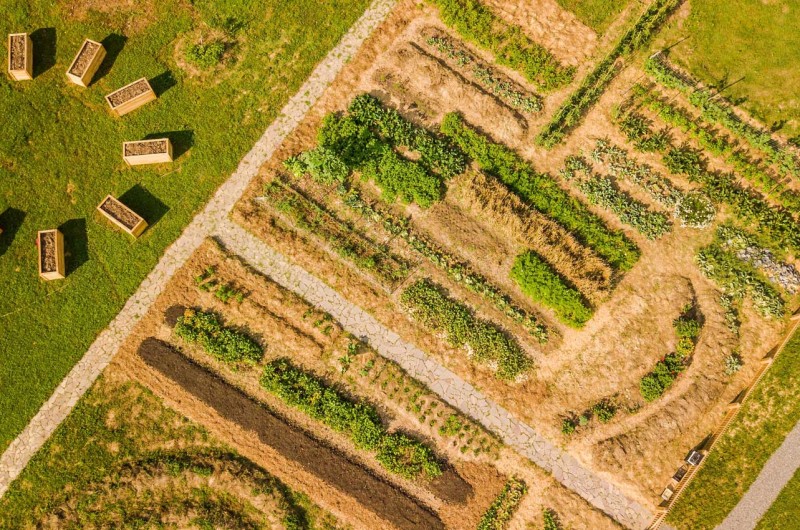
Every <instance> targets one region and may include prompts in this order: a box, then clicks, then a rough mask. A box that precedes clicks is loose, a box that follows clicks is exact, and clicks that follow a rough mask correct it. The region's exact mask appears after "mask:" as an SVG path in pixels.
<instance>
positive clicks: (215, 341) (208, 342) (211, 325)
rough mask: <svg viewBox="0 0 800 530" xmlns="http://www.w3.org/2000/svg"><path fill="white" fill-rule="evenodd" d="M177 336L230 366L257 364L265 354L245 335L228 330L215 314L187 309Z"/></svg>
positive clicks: (180, 319) (176, 327) (177, 324)
mask: <svg viewBox="0 0 800 530" xmlns="http://www.w3.org/2000/svg"><path fill="white" fill-rule="evenodd" d="M175 334H176V335H177V336H179V337H180V338H182V339H183V340H185V341H187V342H196V343H198V344H200V346H202V348H203V349H204V350H205V351H206V353H208V354H209V355H211V356H213V357H215V358H216V359H219V360H220V361H224V362H228V363H236V362H246V363H249V364H255V363H257V362H258V361H260V360H261V357H262V356H263V355H264V350H263V349H262V348H261V346H260V345H259V344H258V343H257V342H256V341H254V340H253V339H251V338H250V337H248V336H247V335H245V334H244V333H242V332H240V331H237V330H234V329H231V328H226V327H224V326H223V325H222V323H221V322H220V321H219V319H218V318H217V316H216V315H215V314H214V313H211V312H205V311H196V310H194V309H187V310H186V311H185V312H184V314H183V316H181V317H178V321H177V323H176V324H175Z"/></svg>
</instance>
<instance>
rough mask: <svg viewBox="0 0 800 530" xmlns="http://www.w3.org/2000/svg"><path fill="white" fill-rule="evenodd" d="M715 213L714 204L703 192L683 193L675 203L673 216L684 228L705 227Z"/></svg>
mask: <svg viewBox="0 0 800 530" xmlns="http://www.w3.org/2000/svg"><path fill="white" fill-rule="evenodd" d="M716 215H717V211H716V209H715V208H714V205H713V204H712V202H711V201H710V200H709V198H708V197H707V196H706V194H705V193H703V192H697V191H695V192H689V193H685V194H683V196H682V197H681V199H680V200H679V201H678V203H677V204H676V205H675V217H677V218H678V219H680V220H681V226H683V227H684V228H706V227H707V226H709V225H710V224H711V222H712V221H713V220H714V217H716Z"/></svg>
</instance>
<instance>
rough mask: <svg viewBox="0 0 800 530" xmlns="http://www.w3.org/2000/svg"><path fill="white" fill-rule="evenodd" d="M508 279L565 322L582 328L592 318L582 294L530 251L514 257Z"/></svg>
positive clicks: (590, 309) (589, 308) (590, 310)
mask: <svg viewBox="0 0 800 530" xmlns="http://www.w3.org/2000/svg"><path fill="white" fill-rule="evenodd" d="M511 278H512V279H513V280H514V281H515V282H516V283H517V285H519V286H520V288H521V289H522V291H523V292H524V293H525V294H526V295H528V296H529V297H530V298H531V300H533V301H535V302H538V303H541V304H543V305H545V306H547V307H549V308H551V309H553V311H555V313H556V316H558V318H559V320H561V321H562V322H564V323H565V324H569V325H570V326H574V327H581V326H582V325H583V324H585V323H586V322H587V321H588V320H589V319H590V318H591V317H592V308H591V307H590V306H589V304H588V303H587V302H586V301H584V299H583V296H582V295H581V293H580V292H579V291H578V290H577V289H575V288H574V287H572V286H571V285H570V284H569V283H568V281H567V280H566V279H564V278H562V277H561V275H559V274H558V272H556V271H555V269H553V268H552V267H551V266H550V265H549V264H548V263H546V262H545V261H544V260H542V259H541V258H540V257H539V256H538V255H537V254H536V253H534V252H533V251H531V250H529V251H526V252H523V253H522V254H520V255H519V256H517V259H516V260H515V261H514V265H513V267H512V268H511Z"/></svg>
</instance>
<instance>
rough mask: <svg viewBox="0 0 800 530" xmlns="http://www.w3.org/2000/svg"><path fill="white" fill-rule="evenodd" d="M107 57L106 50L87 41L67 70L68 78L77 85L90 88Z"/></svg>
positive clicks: (97, 44)
mask: <svg viewBox="0 0 800 530" xmlns="http://www.w3.org/2000/svg"><path fill="white" fill-rule="evenodd" d="M105 56H106V49H105V48H104V47H103V45H102V44H100V43H99V42H97V41H93V40H91V39H86V40H84V41H83V44H81V49H80V50H78V54H77V55H76V56H75V58H74V59H73V60H72V64H70V65H69V68H68V69H67V77H68V78H69V80H70V81H72V82H73V83H75V84H76V85H80V86H82V87H87V86H89V83H91V82H92V78H93V77H94V74H95V73H97V69H98V68H100V64H102V62H103V59H104V58H105Z"/></svg>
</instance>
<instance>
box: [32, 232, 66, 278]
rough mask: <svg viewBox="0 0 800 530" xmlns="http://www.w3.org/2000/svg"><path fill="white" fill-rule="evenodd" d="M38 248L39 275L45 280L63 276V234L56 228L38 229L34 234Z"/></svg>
mask: <svg viewBox="0 0 800 530" xmlns="http://www.w3.org/2000/svg"><path fill="white" fill-rule="evenodd" d="M36 246H37V247H38V248H39V276H41V277H42V278H44V279H45V280H60V279H61V278H64V272H65V269H64V235H63V234H62V233H61V232H60V231H59V230H58V229H53V230H40V231H39V232H38V234H37V235H36Z"/></svg>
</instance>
